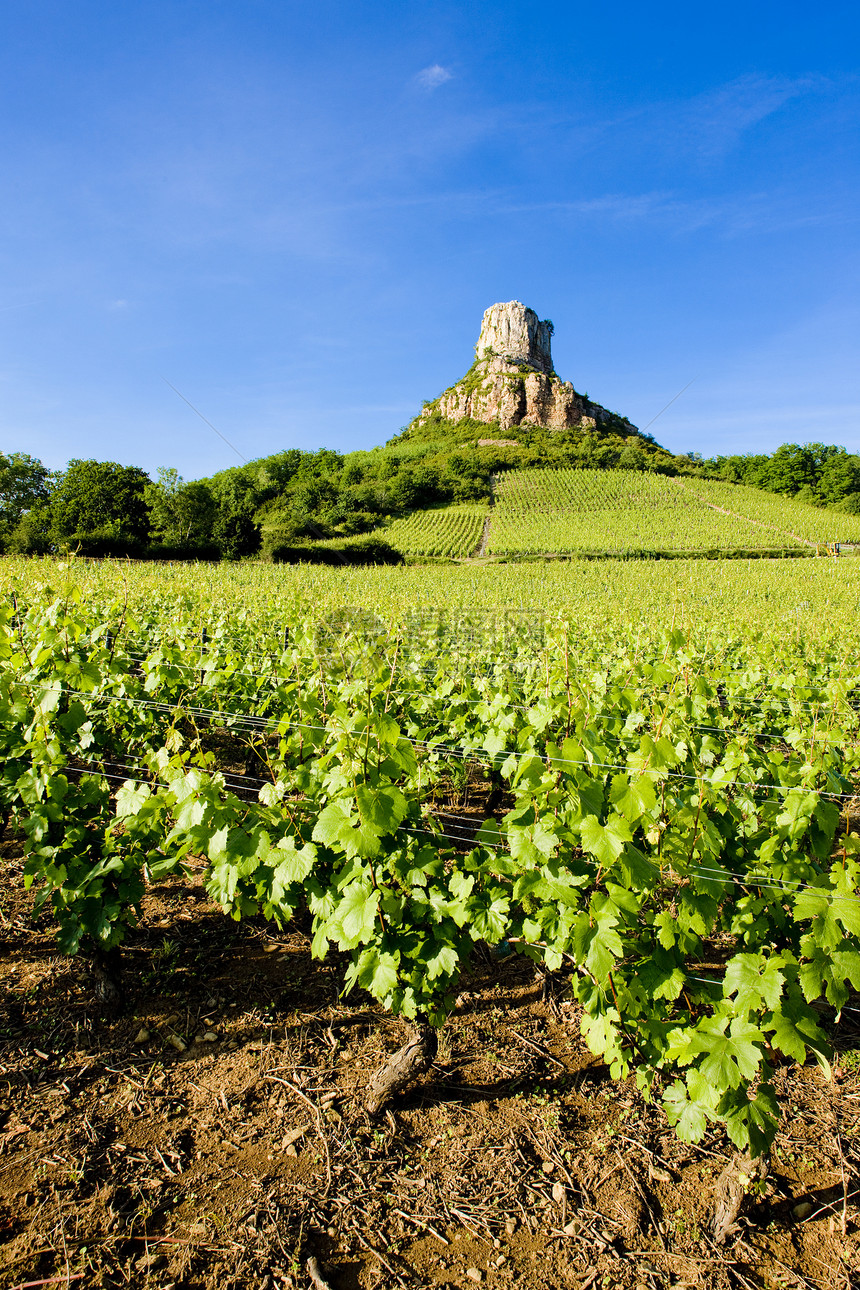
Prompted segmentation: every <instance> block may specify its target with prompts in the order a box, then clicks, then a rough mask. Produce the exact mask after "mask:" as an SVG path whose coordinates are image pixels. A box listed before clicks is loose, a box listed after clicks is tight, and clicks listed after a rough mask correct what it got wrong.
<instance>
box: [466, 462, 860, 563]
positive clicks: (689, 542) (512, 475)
mask: <svg viewBox="0 0 860 1290" xmlns="http://www.w3.org/2000/svg"><path fill="white" fill-rule="evenodd" d="M837 540H838V541H841V542H857V541H860V517H857V516H852V515H842V514H836V513H834V512H832V511H826V510H821V509H818V508H816V507H813V506H807V505H805V504H803V503H802V502H796V501H794V500H793V499H787V498H781V497H777V496H775V495H774V494H769V493H762V492H760V491H759V490H757V489H752V488H745V487H741V486H738V485H734V484H725V483H719V482H715V481H711V480H699V479H696V480H690V481H686V480H685V481H682V480H676V479H674V478H671V477H669V476H663V475H652V474H641V473H637V472H635V471H618V470H608V471H607V470H572V469H568V470H514V471H508V472H506V473H504V474H503V475H501V476H500V477H499V481H498V487H497V495H496V504H495V507H494V509H493V514H492V526H491V531H490V543H489V547H490V552H491V553H492V554H497V555H523V554H544V553H558V554H572V553H576V552H589V553H612V554H618V555H622V554H626V553H639V552H655V553H657V552H672V553H676V552H690V553H708V552H710V553H721V552H723V553H729V552H735V551H738V550H741V551H750V552H756V551H762V550H767V551H776V552H778V551H780V550H789V551H790V550H792V549H800V548H803V547H804V546H807V545H809V544H812V545H815V544H816V543H821V544H826V543H832V542H834V541H837Z"/></svg>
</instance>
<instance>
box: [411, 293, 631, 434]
mask: <svg viewBox="0 0 860 1290" xmlns="http://www.w3.org/2000/svg"><path fill="white" fill-rule="evenodd" d="M552 334H553V325H552V323H551V322H549V321H548V320H547V321H544V322H541V321H540V319H539V318H538V316H537V314H536V313H535V312H534V310H533V309H528V308H527V307H526V306H525V305H524V304H522V303H521V302H520V301H519V300H509V301H508V302H507V303H506V304H498V305H491V306H490V308H489V309H488V310H487V311H486V313H485V314H484V317H483V321H482V322H481V334H480V336H479V337H478V343H477V345H476V346H475V362H474V363H473V365H472V367H471V368H470V369H469V371H468V372H467V373H466V375H465V376H464V377H463V379H462V380H461V381H458V382H457V384H456V385H452V386H451V388H450V389H449V390H446V391H445V393H444V394H442V395H440V396H439V398H438V399H436V400H434V402H433V403H429V404H427V406H426V407H425V408H424V410H423V411H422V413H421V414H420V417H419V423H420V421H421V419H422V418H427V417H430V416H431V415H432V414H433V413H434V412H438V413H439V414H440V415H441V416H443V417H444V418H445V419H446V420H448V421H462V420H465V419H466V418H470V419H471V420H473V421H482V422H484V423H485V424H491V423H493V424H495V423H497V424H498V426H499V429H500V430H508V429H510V427H511V426H518V425H525V424H531V425H535V426H545V427H546V428H548V429H551V430H563V429H568V428H572V427H577V428H581V429H583V430H585V429H588V428H590V427H594V426H606V427H607V428H609V427H610V426H611V427H612V428H614V429H617V428H622V429H623V431H624V433H626V434H631V433H635V426H632V425H630V423H629V422H628V421H626V420H624V419H622V418H621V417H618V416H616V415H615V414H614V413H611V412H607V410H606V409H605V408H602V407H601V406H600V404H598V403H592V402H591V401H590V400H589V399H587V398H584V397H583V395H581V394H577V392H576V390H575V389H574V388H573V386H572V385H571V384H570V382H569V381H562V380H559V378H558V376H557V375H556V373H555V370H554V368H553V365H552V351H551V339H552Z"/></svg>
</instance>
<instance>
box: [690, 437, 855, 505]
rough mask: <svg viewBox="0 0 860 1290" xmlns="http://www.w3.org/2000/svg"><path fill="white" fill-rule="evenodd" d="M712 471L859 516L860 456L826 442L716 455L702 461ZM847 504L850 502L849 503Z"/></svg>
mask: <svg viewBox="0 0 860 1290" xmlns="http://www.w3.org/2000/svg"><path fill="white" fill-rule="evenodd" d="M703 465H704V467H705V469H706V471H707V472H708V473H709V474H713V475H717V476H719V477H720V478H722V479H726V480H729V481H730V482H731V483H735V484H748V485H750V486H752V487H753V488H760V489H763V490H765V491H766V492H772V493H782V494H783V495H785V496H789V497H797V498H799V499H800V500H803V501H808V502H811V503H812V504H813V505H817V506H840V509H844V510H845V511H846V513H848V514H851V515H856V514H858V512H860V505H858V506H857V507H856V508H855V503H854V501H853V500H850V501H849V499H857V498H860V456H858V455H857V454H855V453H848V452H846V450H845V449H844V448H839V447H836V446H835V445H833V444H823V443H806V444H796V443H784V444H782V445H781V446H780V447H779V448H777V449H776V451H775V452H774V453H772V454H771V455H770V456H768V455H766V454H764V453H759V454H753V453H750V454H747V455H745V456H734V457H714V458H712V459H711V460H709V461H706V462H704V463H703ZM846 503H847V504H846Z"/></svg>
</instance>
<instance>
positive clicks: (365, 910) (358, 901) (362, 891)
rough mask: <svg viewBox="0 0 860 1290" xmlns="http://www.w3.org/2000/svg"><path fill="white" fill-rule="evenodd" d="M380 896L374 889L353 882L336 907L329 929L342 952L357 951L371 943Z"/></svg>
mask: <svg viewBox="0 0 860 1290" xmlns="http://www.w3.org/2000/svg"><path fill="white" fill-rule="evenodd" d="M378 910H379V894H378V892H376V891H374V890H373V888H372V887H368V886H365V885H364V884H363V883H361V882H353V883H350V885H349V886H348V887H347V889H346V891H345V892H344V893H343V897H342V899H341V900H340V901H339V902H338V904H337V905H336V906H335V909H334V913H333V914H332V916H331V918H330V920H329V925H328V928H327V929H326V930H327V931H328V932H331V933H334V935H335V936H336V938H337V942H338V945H339V946H340V948H341V949H342V950H352V949H355V947H356V946H357V945H361V944H362V943H366V942H367V941H369V940H370V939H371V938H372V936H373V934H374V930H375V928H376V918H377V913H378Z"/></svg>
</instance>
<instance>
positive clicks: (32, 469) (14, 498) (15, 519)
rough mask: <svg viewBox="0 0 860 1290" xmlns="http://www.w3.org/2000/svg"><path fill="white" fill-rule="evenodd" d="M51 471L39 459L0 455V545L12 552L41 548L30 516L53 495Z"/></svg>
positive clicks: (27, 456)
mask: <svg viewBox="0 0 860 1290" xmlns="http://www.w3.org/2000/svg"><path fill="white" fill-rule="evenodd" d="M51 483H52V476H51V472H50V471H49V470H48V468H47V467H46V466H43V465H42V463H41V461H39V460H38V458H36V457H31V456H30V455H29V453H26V452H12V453H9V455H8V456H7V455H6V454H5V453H2V452H0V542H3V543H9V539H10V537H11V536H12V535H13V534H14V535H15V538H16V540H15V542H14V543H9V544H10V546H11V549H12V550H23V551H26V550H28V549H29V547H30V546H31V545H38V542H37V540H36V529H35V526H30V525H28V524H27V517H28V516H29V514H30V513H31V512H33V511H34V510H38V509H39V508H40V507H43V506H44V505H45V503H46V502H47V501H48V498H49V497H50V495H51Z"/></svg>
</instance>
